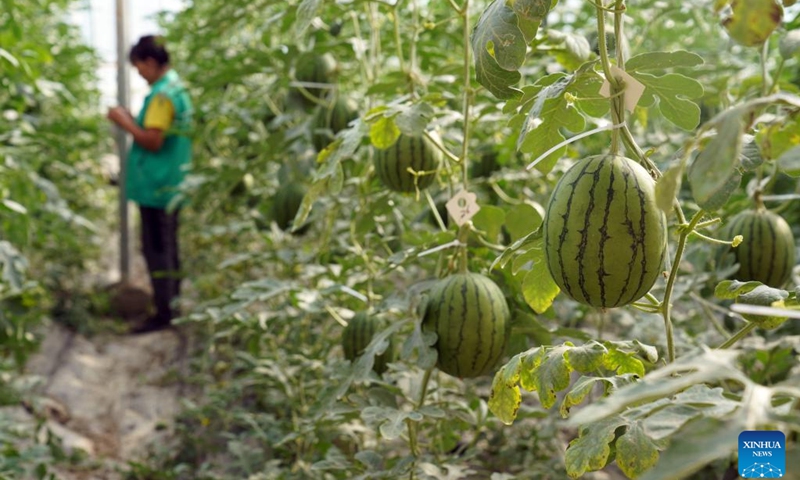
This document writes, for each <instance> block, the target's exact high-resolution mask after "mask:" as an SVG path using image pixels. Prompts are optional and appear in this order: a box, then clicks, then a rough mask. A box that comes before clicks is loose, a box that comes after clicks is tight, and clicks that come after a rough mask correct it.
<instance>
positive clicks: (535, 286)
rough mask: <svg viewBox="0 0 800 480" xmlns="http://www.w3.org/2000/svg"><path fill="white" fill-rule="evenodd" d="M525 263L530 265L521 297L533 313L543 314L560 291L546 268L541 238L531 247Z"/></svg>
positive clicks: (523, 283)
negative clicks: (527, 262)
mask: <svg viewBox="0 0 800 480" xmlns="http://www.w3.org/2000/svg"><path fill="white" fill-rule="evenodd" d="M527 261H529V262H531V263H530V269H529V271H528V272H527V273H526V274H525V277H524V278H523V280H522V295H523V297H524V298H525V302H526V303H527V304H528V305H529V306H530V307H531V308H532V309H533V311H534V312H536V313H544V311H545V310H547V309H548V308H550V306H551V305H552V304H553V300H555V298H556V297H557V296H558V293H559V292H560V291H561V290H560V289H559V288H558V285H556V282H555V281H554V280H553V277H552V276H551V275H550V269H548V268H547V263H546V260H545V257H544V239H543V238H539V239H538V240H537V243H535V244H534V245H533V246H532V248H531V250H530V251H529V256H528V257H527Z"/></svg>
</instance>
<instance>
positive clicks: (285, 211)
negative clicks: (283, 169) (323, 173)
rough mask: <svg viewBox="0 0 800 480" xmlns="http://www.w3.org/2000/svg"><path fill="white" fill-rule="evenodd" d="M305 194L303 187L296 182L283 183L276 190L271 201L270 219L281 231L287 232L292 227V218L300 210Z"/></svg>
mask: <svg viewBox="0 0 800 480" xmlns="http://www.w3.org/2000/svg"><path fill="white" fill-rule="evenodd" d="M305 194H306V190H305V187H303V185H301V184H299V183H296V182H289V183H285V184H283V185H281V187H280V188H279V189H278V191H277V193H276V194H275V197H274V198H273V200H272V207H271V208H270V217H271V218H272V220H274V221H275V223H277V224H278V227H280V229H281V230H288V229H289V228H291V227H292V223H293V222H294V217H295V216H297V212H298V211H299V210H300V205H301V204H302V203H303V197H304V196H305Z"/></svg>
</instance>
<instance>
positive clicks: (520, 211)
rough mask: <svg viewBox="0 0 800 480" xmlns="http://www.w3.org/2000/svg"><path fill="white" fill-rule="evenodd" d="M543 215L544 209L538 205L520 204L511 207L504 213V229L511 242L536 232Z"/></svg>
mask: <svg viewBox="0 0 800 480" xmlns="http://www.w3.org/2000/svg"><path fill="white" fill-rule="evenodd" d="M537 207H538V208H537ZM540 209H541V210H540ZM543 213H544V209H542V207H541V206H539V205H538V204H537V206H536V207H534V206H533V205H531V204H530V203H521V204H519V205H514V206H512V207H511V208H510V209H509V210H508V212H506V223H505V228H506V230H507V231H508V234H509V236H510V237H511V241H512V242H516V241H517V240H519V239H520V238H522V237H524V236H525V235H528V234H529V233H532V232H534V231H536V229H537V228H539V227H540V226H541V225H542V221H543V220H544V215H543Z"/></svg>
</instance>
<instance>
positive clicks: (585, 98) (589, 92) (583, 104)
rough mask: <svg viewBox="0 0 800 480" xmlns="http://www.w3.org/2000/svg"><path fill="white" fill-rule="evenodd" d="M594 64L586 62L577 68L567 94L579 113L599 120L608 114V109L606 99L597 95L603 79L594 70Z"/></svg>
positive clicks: (593, 62) (594, 62)
mask: <svg viewBox="0 0 800 480" xmlns="http://www.w3.org/2000/svg"><path fill="white" fill-rule="evenodd" d="M596 63H597V61H591V62H587V63H585V64H583V65H581V67H580V68H578V70H577V71H576V72H575V74H574V79H573V81H572V84H571V85H570V86H569V88H567V93H568V94H569V95H570V96H571V97H572V101H573V102H574V103H575V106H576V107H577V108H578V109H579V110H580V111H581V112H583V113H584V114H586V115H588V116H590V117H595V118H601V117H603V116H605V115H606V114H607V113H608V111H609V108H610V107H609V102H608V100H607V99H605V98H602V97H600V96H598V95H597V92H599V91H600V87H601V86H602V85H603V77H602V75H600V74H599V73H597V72H596V71H595V70H594V65H595V64H596Z"/></svg>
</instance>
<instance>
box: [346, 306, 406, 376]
mask: <svg viewBox="0 0 800 480" xmlns="http://www.w3.org/2000/svg"><path fill="white" fill-rule="evenodd" d="M381 327H382V325H381V322H380V321H379V320H377V319H376V318H375V317H373V316H371V315H368V314H367V313H366V312H359V313H357V314H356V315H355V316H354V317H353V318H352V319H351V320H350V322H349V323H348V324H347V326H346V327H345V329H344V331H342V349H343V350H344V358H346V359H347V360H350V361H351V362H352V361H354V360H356V358H358V357H359V356H361V354H362V353H364V349H365V348H367V346H368V345H369V342H371V341H372V337H373V336H375V334H376V333H377V332H378V331H380V329H381ZM392 360H394V344H393V342H392V339H391V337H390V338H389V346H388V347H386V351H385V352H383V353H382V354H381V355H378V356H376V357H375V363H374V364H373V365H372V369H373V370H374V371H375V373H377V374H378V375H380V374H382V373H383V372H385V371H386V365H387V364H388V363H389V362H391V361H392Z"/></svg>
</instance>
